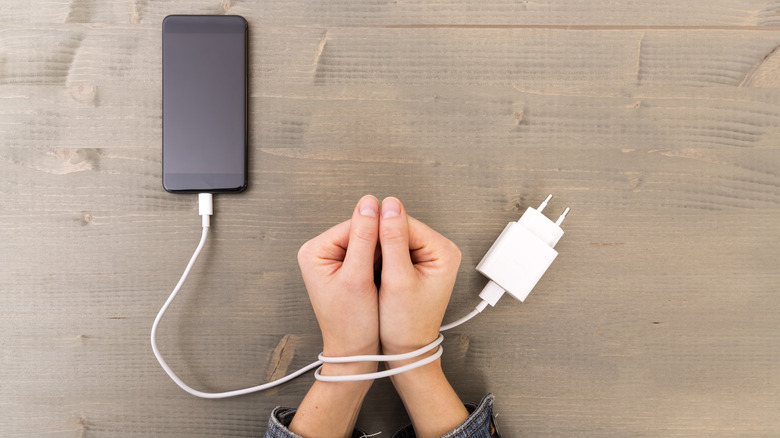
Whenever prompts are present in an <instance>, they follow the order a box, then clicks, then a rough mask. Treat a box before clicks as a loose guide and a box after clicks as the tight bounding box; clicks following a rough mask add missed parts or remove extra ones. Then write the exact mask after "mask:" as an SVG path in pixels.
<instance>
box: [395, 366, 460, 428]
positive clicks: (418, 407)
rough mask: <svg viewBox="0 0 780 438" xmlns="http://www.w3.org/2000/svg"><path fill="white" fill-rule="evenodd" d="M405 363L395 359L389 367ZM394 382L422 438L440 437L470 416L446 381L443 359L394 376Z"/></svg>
mask: <svg viewBox="0 0 780 438" xmlns="http://www.w3.org/2000/svg"><path fill="white" fill-rule="evenodd" d="M403 364H404V363H403V362H394V363H389V364H388V366H389V367H391V368H395V367H398V366H401V365H403ZM392 381H393V386H395V389H396V391H397V392H398V395H399V396H400V397H401V400H402V401H403V403H404V406H405V407H406V412H407V413H408V414H409V418H410V419H411V421H412V425H413V426H414V430H415V433H416V434H417V436H418V437H420V438H427V437H440V436H442V435H444V434H446V433H447V432H449V431H451V430H452V429H454V428H456V427H457V426H458V425H460V424H461V423H462V422H463V421H465V420H466V418H468V416H469V414H468V411H467V410H466V408H465V407H464V406H463V403H462V402H461V400H460V398H459V397H458V395H457V394H456V393H455V391H454V390H453V389H452V386H450V383H449V382H448V381H447V378H446V377H445V375H444V372H443V371H442V368H441V361H440V360H436V361H434V362H432V363H430V364H428V365H424V366H422V367H420V368H416V369H414V370H411V371H407V372H405V373H401V374H398V375H396V376H393V377H392Z"/></svg>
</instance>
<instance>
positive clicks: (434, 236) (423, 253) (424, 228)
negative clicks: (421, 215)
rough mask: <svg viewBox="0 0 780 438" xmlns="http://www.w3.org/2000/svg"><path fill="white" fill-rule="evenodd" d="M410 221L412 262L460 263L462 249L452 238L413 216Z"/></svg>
mask: <svg viewBox="0 0 780 438" xmlns="http://www.w3.org/2000/svg"><path fill="white" fill-rule="evenodd" d="M408 221H409V251H410V253H411V259H412V263H414V264H418V263H425V262H443V263H446V264H453V263H454V264H460V249H458V247H457V245H455V244H454V243H453V242H452V241H451V240H449V239H447V238H446V237H444V236H442V235H441V234H439V233H438V232H436V231H435V230H434V229H433V228H431V227H429V226H428V225H425V224H424V223H422V222H420V221H418V220H417V219H415V218H413V217H411V216H409V217H408Z"/></svg>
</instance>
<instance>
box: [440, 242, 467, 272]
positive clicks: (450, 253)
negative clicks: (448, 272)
mask: <svg viewBox="0 0 780 438" xmlns="http://www.w3.org/2000/svg"><path fill="white" fill-rule="evenodd" d="M443 251H444V254H445V255H446V258H447V260H448V261H449V262H450V263H452V264H453V265H455V266H457V265H460V261H461V257H462V256H463V253H462V252H461V251H460V248H458V245H456V244H455V243H454V242H452V241H451V240H447V241H446V243H445V244H444V248H443Z"/></svg>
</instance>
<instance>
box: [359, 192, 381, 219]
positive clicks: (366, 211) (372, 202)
mask: <svg viewBox="0 0 780 438" xmlns="http://www.w3.org/2000/svg"><path fill="white" fill-rule="evenodd" d="M378 209H379V201H377V200H376V198H375V197H373V196H371V195H368V196H364V197H363V199H361V200H360V214H361V215H363V216H368V217H376V215H377V210H378Z"/></svg>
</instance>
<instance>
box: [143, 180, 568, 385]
mask: <svg viewBox="0 0 780 438" xmlns="http://www.w3.org/2000/svg"><path fill="white" fill-rule="evenodd" d="M551 197H552V195H550V196H548V197H547V199H545V201H544V202H543V203H542V205H541V206H540V207H539V209H538V210H535V209H533V208H530V207H529V208H528V210H526V212H525V213H524V214H523V216H522V217H521V218H520V220H518V221H517V222H510V223H509V225H507V227H506V228H505V229H504V232H503V233H501V235H500V236H499V237H498V239H497V240H496V242H495V243H494V244H493V246H492V247H491V248H490V250H489V251H488V252H487V254H486V255H485V257H484V258H483V259H482V261H481V262H480V264H479V265H478V266H477V269H478V270H479V271H480V272H482V273H483V274H484V275H485V276H487V277H488V278H490V279H491V281H489V282H488V284H487V285H486V286H485V288H484V289H483V290H482V292H481V293H480V295H479V296H480V298H482V301H481V302H480V303H479V304H478V305H477V307H476V308H475V309H474V310H473V311H472V312H471V313H469V314H468V315H466V316H464V317H463V318H460V319H458V320H457V321H454V322H452V323H450V324H446V325H443V326H442V327H441V328H440V331H446V330H450V329H452V328H455V327H457V326H459V325H461V324H463V323H465V322H466V321H468V320H470V319H471V318H473V317H475V316H477V315H478V314H479V313H480V312H482V311H483V310H484V309H485V308H486V307H487V306H488V304H490V305H491V306H495V304H496V302H498V300H499V299H500V298H501V296H502V295H503V294H504V292H509V293H510V294H511V295H512V296H514V297H515V298H518V299H519V300H521V301H522V300H524V299H525V297H526V296H527V295H528V293H529V292H530V291H531V289H532V288H533V286H534V285H536V282H537V281H538V280H539V278H541V276H542V274H544V272H545V271H546V270H547V267H549V266H550V263H552V260H553V259H554V258H555V256H557V255H558V253H557V252H556V251H555V250H554V249H552V248H553V247H554V246H555V244H556V243H557V242H558V240H559V239H560V238H561V236H562V235H563V230H561V228H560V224H561V222H563V219H564V217H565V216H566V214H567V213H568V211H569V209H568V208H567V209H566V210H565V211H564V213H563V214H562V215H561V217H560V218H558V221H557V222H555V223H553V222H552V221H550V220H549V219H548V218H547V217H545V216H544V215H541V211H542V209H543V208H544V206H546V205H547V202H548V201H549V200H550V198H551ZM213 212H214V208H213V199H212V195H211V193H200V194H199V195H198V213H199V214H200V215H201V216H202V218H203V220H202V223H203V234H201V238H200V242H199V243H198V246H197V248H195V252H194V253H193V254H192V258H190V261H189V263H188V264H187V267H186V268H185V269H184V272H183V273H182V275H181V278H180V279H179V282H178V283H176V287H174V288H173V292H171V294H170V296H168V299H167V300H166V301H165V304H163V306H162V308H161V309H160V311H159V312H158V313H157V317H156V318H155V319H154V323H153V324H152V332H151V341H152V352H153V353H154V356H155V357H156V358H157V361H158V362H159V363H160V366H161V367H162V368H163V370H165V372H166V373H167V374H168V376H169V377H170V378H171V380H173V381H174V382H175V383H176V384H177V385H179V387H180V388H181V389H183V390H184V391H186V392H188V393H190V394H192V395H194V396H196V397H201V398H210V399H216V398H227V397H234V396H237V395H244V394H250V393H253V392H257V391H262V390H265V389H268V388H272V387H274V386H277V385H281V384H282V383H285V382H288V381H290V380H292V379H294V378H296V377H298V376H300V375H301V374H304V373H306V372H308V371H311V370H312V369H315V368H316V370H315V372H314V377H315V378H316V379H317V380H321V381H324V382H348V381H357V380H373V379H378V378H382V377H389V376H393V375H396V374H400V373H403V372H406V371H409V370H412V369H415V368H419V367H421V366H424V365H427V364H429V363H431V362H433V361H435V360H436V359H438V358H440V357H441V355H442V353H443V351H444V350H443V349H442V347H441V345H440V344H441V343H442V341H443V340H444V336H443V335H441V333H440V334H439V336H438V338H436V340H434V341H433V342H431V343H430V344H428V345H426V346H425V347H422V348H420V349H418V350H415V351H411V352H409V353H404V354H395V355H384V354H377V355H363V356H348V357H326V356H323V355H322V354H320V355H319V357H318V359H319V360H317V361H316V362H312V363H311V364H309V365H307V366H305V367H303V368H301V369H300V370H298V371H295V372H294V373H291V374H289V375H287V376H285V377H282V378H281V379H278V380H274V381H272V382H268V383H265V384H262V385H257V386H252V387H249V388H244V389H237V390H233V391H226V392H203V391H198V390H197V389H194V388H192V387H190V386H189V385H187V384H186V383H184V381H182V380H181V379H180V378H179V377H178V376H177V375H176V373H174V372H173V370H172V369H171V368H170V367H169V366H168V363H167V362H165V360H164V359H163V358H162V355H161V354H160V350H159V349H158V348H157V340H156V337H157V326H158V325H159V324H160V320H162V317H163V315H164V314H165V311H166V310H167V309H168V306H170V305H171V303H172V302H173V300H174V298H176V295H177V294H178V293H179V290H180V289H181V287H182V285H183V284H184V281H185V280H187V276H188V275H189V274H190V271H191V270H192V267H193V265H195V261H196V260H197V259H198V255H199V254H200V252H201V250H202V249H203V246H204V245H205V243H206V238H207V237H208V232H209V227H210V225H211V224H210V217H211V215H212V214H213ZM529 236H530V237H529ZM524 245H530V246H531V247H532V250H530V252H534V253H541V257H540V256H539V254H530V255H532V256H534V257H517V254H518V253H519V254H521V255H529V254H527V253H529V250H527V249H526V248H525V247H524ZM524 253H525V254H524ZM518 261H521V263H525V265H522V266H519V268H520V269H521V271H520V272H526V273H528V272H530V273H531V275H530V276H529V275H526V276H525V278H524V279H523V280H522V281H520V282H518V281H516V280H514V279H515V277H516V276H517V275H516V272H515V270H516V269H517V268H518V266H516V265H513V263H515V264H517V263H518ZM502 283H503V284H504V285H506V286H503V285H502ZM436 347H438V349H437V350H436V352H435V353H434V354H433V355H431V356H428V357H425V358H423V359H420V360H418V361H415V362H412V363H410V364H407V365H404V366H401V367H398V368H392V369H388V370H384V371H377V372H375V373H368V374H355V375H348V376H323V375H322V374H320V370H321V369H322V364H323V363H351V362H381V361H386V362H390V361H399V360H409V359H414V358H416V357H419V356H420V355H422V354H425V353H427V352H429V351H431V350H432V349H434V348H436Z"/></svg>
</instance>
